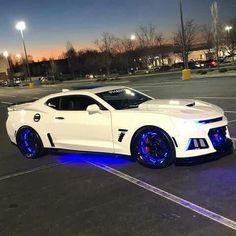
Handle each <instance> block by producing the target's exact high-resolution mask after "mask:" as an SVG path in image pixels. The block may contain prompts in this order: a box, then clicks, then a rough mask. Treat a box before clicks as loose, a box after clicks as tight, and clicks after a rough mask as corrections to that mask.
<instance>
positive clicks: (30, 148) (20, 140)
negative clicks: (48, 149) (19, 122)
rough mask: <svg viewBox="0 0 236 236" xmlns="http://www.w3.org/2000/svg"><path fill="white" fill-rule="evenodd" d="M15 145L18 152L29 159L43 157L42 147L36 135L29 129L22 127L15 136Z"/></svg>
mask: <svg viewBox="0 0 236 236" xmlns="http://www.w3.org/2000/svg"><path fill="white" fill-rule="evenodd" d="M16 143H17V146H18V148H19V150H20V152H21V153H22V154H23V155H24V156H25V157H26V158H29V159H35V158H38V157H40V156H42V155H43V151H44V147H43V143H42V140H41V138H40V137H39V135H38V133H37V132H36V131H35V130H34V129H32V128H31V127H22V128H20V129H19V130H18V132H17V135H16Z"/></svg>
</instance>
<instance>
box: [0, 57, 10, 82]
mask: <svg viewBox="0 0 236 236" xmlns="http://www.w3.org/2000/svg"><path fill="white" fill-rule="evenodd" d="M9 75H10V67H9V63H8V60H7V59H6V58H5V57H4V56H2V55H1V56H0V80H8V79H9Z"/></svg>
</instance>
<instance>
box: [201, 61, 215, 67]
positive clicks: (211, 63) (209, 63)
mask: <svg viewBox="0 0 236 236" xmlns="http://www.w3.org/2000/svg"><path fill="white" fill-rule="evenodd" d="M201 65H202V67H205V68H210V67H216V66H217V61H216V60H215V59H209V60H206V61H202V62H201Z"/></svg>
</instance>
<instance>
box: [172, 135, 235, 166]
mask: <svg viewBox="0 0 236 236" xmlns="http://www.w3.org/2000/svg"><path fill="white" fill-rule="evenodd" d="M233 150H234V147H233V142H232V140H231V139H229V138H228V139H227V141H226V142H225V143H224V144H223V145H222V146H221V147H220V148H218V150H217V151H216V152H213V153H210V154H206V155H201V156H195V157H186V158H183V157H182V158H176V161H175V164H176V165H193V164H200V163H203V162H208V161H212V160H216V159H219V158H221V157H223V156H227V155H229V154H231V153H233Z"/></svg>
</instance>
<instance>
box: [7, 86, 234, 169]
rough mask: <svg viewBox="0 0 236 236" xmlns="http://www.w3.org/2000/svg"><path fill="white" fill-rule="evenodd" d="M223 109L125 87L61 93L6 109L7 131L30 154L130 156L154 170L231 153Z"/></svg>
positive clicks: (32, 155)
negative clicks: (63, 152)
mask: <svg viewBox="0 0 236 236" xmlns="http://www.w3.org/2000/svg"><path fill="white" fill-rule="evenodd" d="M227 123H228V122H227V118H226V117H225V116H224V112H223V110H222V109H221V108H220V107H218V106H215V105H212V104H209V103H206V102H203V101H198V100H189V99H181V100H162V99H154V98H152V97H150V96H148V95H146V94H143V93H141V92H138V91H136V90H134V89H131V88H128V87H123V86H103V87H98V86H97V87H91V88H88V87H87V88H83V89H77V90H72V91H69V90H67V91H63V92H61V93H57V94H52V95H49V96H46V97H44V98H41V99H39V100H37V101H34V102H29V103H24V104H18V105H13V106H10V107H8V119H7V123H6V127H7V132H8V135H9V137H10V139H11V141H12V142H13V143H14V144H17V146H18V148H19V150H20V151H21V153H22V154H23V155H24V156H25V157H27V158H37V157H39V156H41V155H42V154H43V153H45V152H44V151H45V150H47V149H48V148H50V149H67V150H77V151H91V152H103V153H116V154H123V155H129V156H131V157H132V158H133V159H136V160H138V161H139V162H140V163H141V164H143V165H146V166H148V167H152V168H162V167H166V166H168V165H170V164H172V163H173V162H176V163H181V162H183V163H189V162H195V161H205V160H209V159H212V158H218V157H221V156H224V155H227V154H230V153H231V152H232V151H233V144H232V141H231V139H230V136H229V132H228V129H227Z"/></svg>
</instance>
